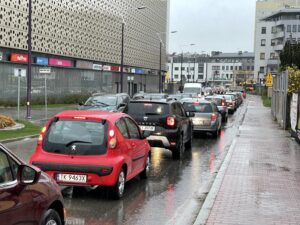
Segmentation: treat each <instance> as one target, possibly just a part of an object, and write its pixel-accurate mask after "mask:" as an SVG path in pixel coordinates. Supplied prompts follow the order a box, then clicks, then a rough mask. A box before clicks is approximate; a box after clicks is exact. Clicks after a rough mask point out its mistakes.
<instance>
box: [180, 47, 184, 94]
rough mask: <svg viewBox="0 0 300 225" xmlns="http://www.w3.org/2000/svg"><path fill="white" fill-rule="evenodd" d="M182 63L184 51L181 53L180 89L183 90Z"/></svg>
mask: <svg viewBox="0 0 300 225" xmlns="http://www.w3.org/2000/svg"><path fill="white" fill-rule="evenodd" d="M182 61H183V51H182V52H181V57H180V87H181V89H182V88H183V80H182Z"/></svg>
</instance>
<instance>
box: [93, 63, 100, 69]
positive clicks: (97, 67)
mask: <svg viewBox="0 0 300 225" xmlns="http://www.w3.org/2000/svg"><path fill="white" fill-rule="evenodd" d="M93 70H102V65H100V64H93Z"/></svg>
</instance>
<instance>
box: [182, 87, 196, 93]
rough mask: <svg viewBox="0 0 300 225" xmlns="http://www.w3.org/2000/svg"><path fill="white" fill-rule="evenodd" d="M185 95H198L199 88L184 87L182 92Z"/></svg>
mask: <svg viewBox="0 0 300 225" xmlns="http://www.w3.org/2000/svg"><path fill="white" fill-rule="evenodd" d="M183 91H184V92H185V93H198V94H199V93H200V88H195V87H185V88H184V90H183Z"/></svg>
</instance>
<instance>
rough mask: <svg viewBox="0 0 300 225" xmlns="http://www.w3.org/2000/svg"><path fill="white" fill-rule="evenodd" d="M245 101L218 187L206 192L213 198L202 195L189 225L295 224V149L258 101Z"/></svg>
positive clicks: (298, 213) (299, 160)
mask: <svg viewBox="0 0 300 225" xmlns="http://www.w3.org/2000/svg"><path fill="white" fill-rule="evenodd" d="M247 101H248V106H247V112H246V115H245V118H244V121H243V123H242V124H241V126H240V127H239V135H238V137H237V138H236V142H235V145H234V147H233V148H232V149H231V150H230V151H231V152H229V153H228V155H227V157H226V159H225V161H226V160H227V162H228V163H227V165H226V163H225V162H224V164H225V165H224V166H222V167H223V171H224V173H223V175H221V173H220V174H219V175H220V176H219V175H218V176H217V179H216V180H220V182H219V183H220V184H219V186H218V185H215V184H214V186H213V188H214V189H215V190H211V191H213V192H215V193H216V195H215V196H213V194H212V195H211V193H210V194H209V195H208V198H207V199H206V202H205V203H204V205H203V207H204V208H202V210H201V212H200V214H199V216H198V218H197V221H196V222H195V224H207V225H212V224H218V225H225V224H226V225H232V224H234V225H235V224H236V225H243V224H247V225H248V224H249V225H250V224H251V225H253V224H255V225H268V224H272V225H274V224H278V225H279V224H280V225H283V224H284V225H289V224H300V147H299V145H298V144H297V143H296V142H295V140H293V139H292V138H291V136H290V134H289V132H287V131H283V130H282V129H281V128H280V127H279V126H278V125H277V123H276V122H274V121H273V120H272V118H271V113H270V109H269V108H265V107H264V106H263V105H262V101H261V99H260V97H258V96H249V99H248V100H247ZM221 170H222V168H221ZM216 189H217V190H216ZM212 196H213V197H212ZM209 201H211V204H209ZM207 203H208V204H207ZM209 205H210V206H211V208H210V207H209ZM207 206H208V207H207ZM205 207H207V208H206V209H205ZM205 211H206V212H208V213H203V212H205ZM205 214H206V216H205Z"/></svg>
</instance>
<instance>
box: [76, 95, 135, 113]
mask: <svg viewBox="0 0 300 225" xmlns="http://www.w3.org/2000/svg"><path fill="white" fill-rule="evenodd" d="M129 100H130V97H129V95H128V94H126V93H118V94H103V93H94V94H93V95H92V96H91V97H89V98H88V100H87V101H86V102H85V103H80V104H79V110H101V111H110V112H123V111H124V109H125V108H126V106H127V104H128V102H129Z"/></svg>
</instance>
